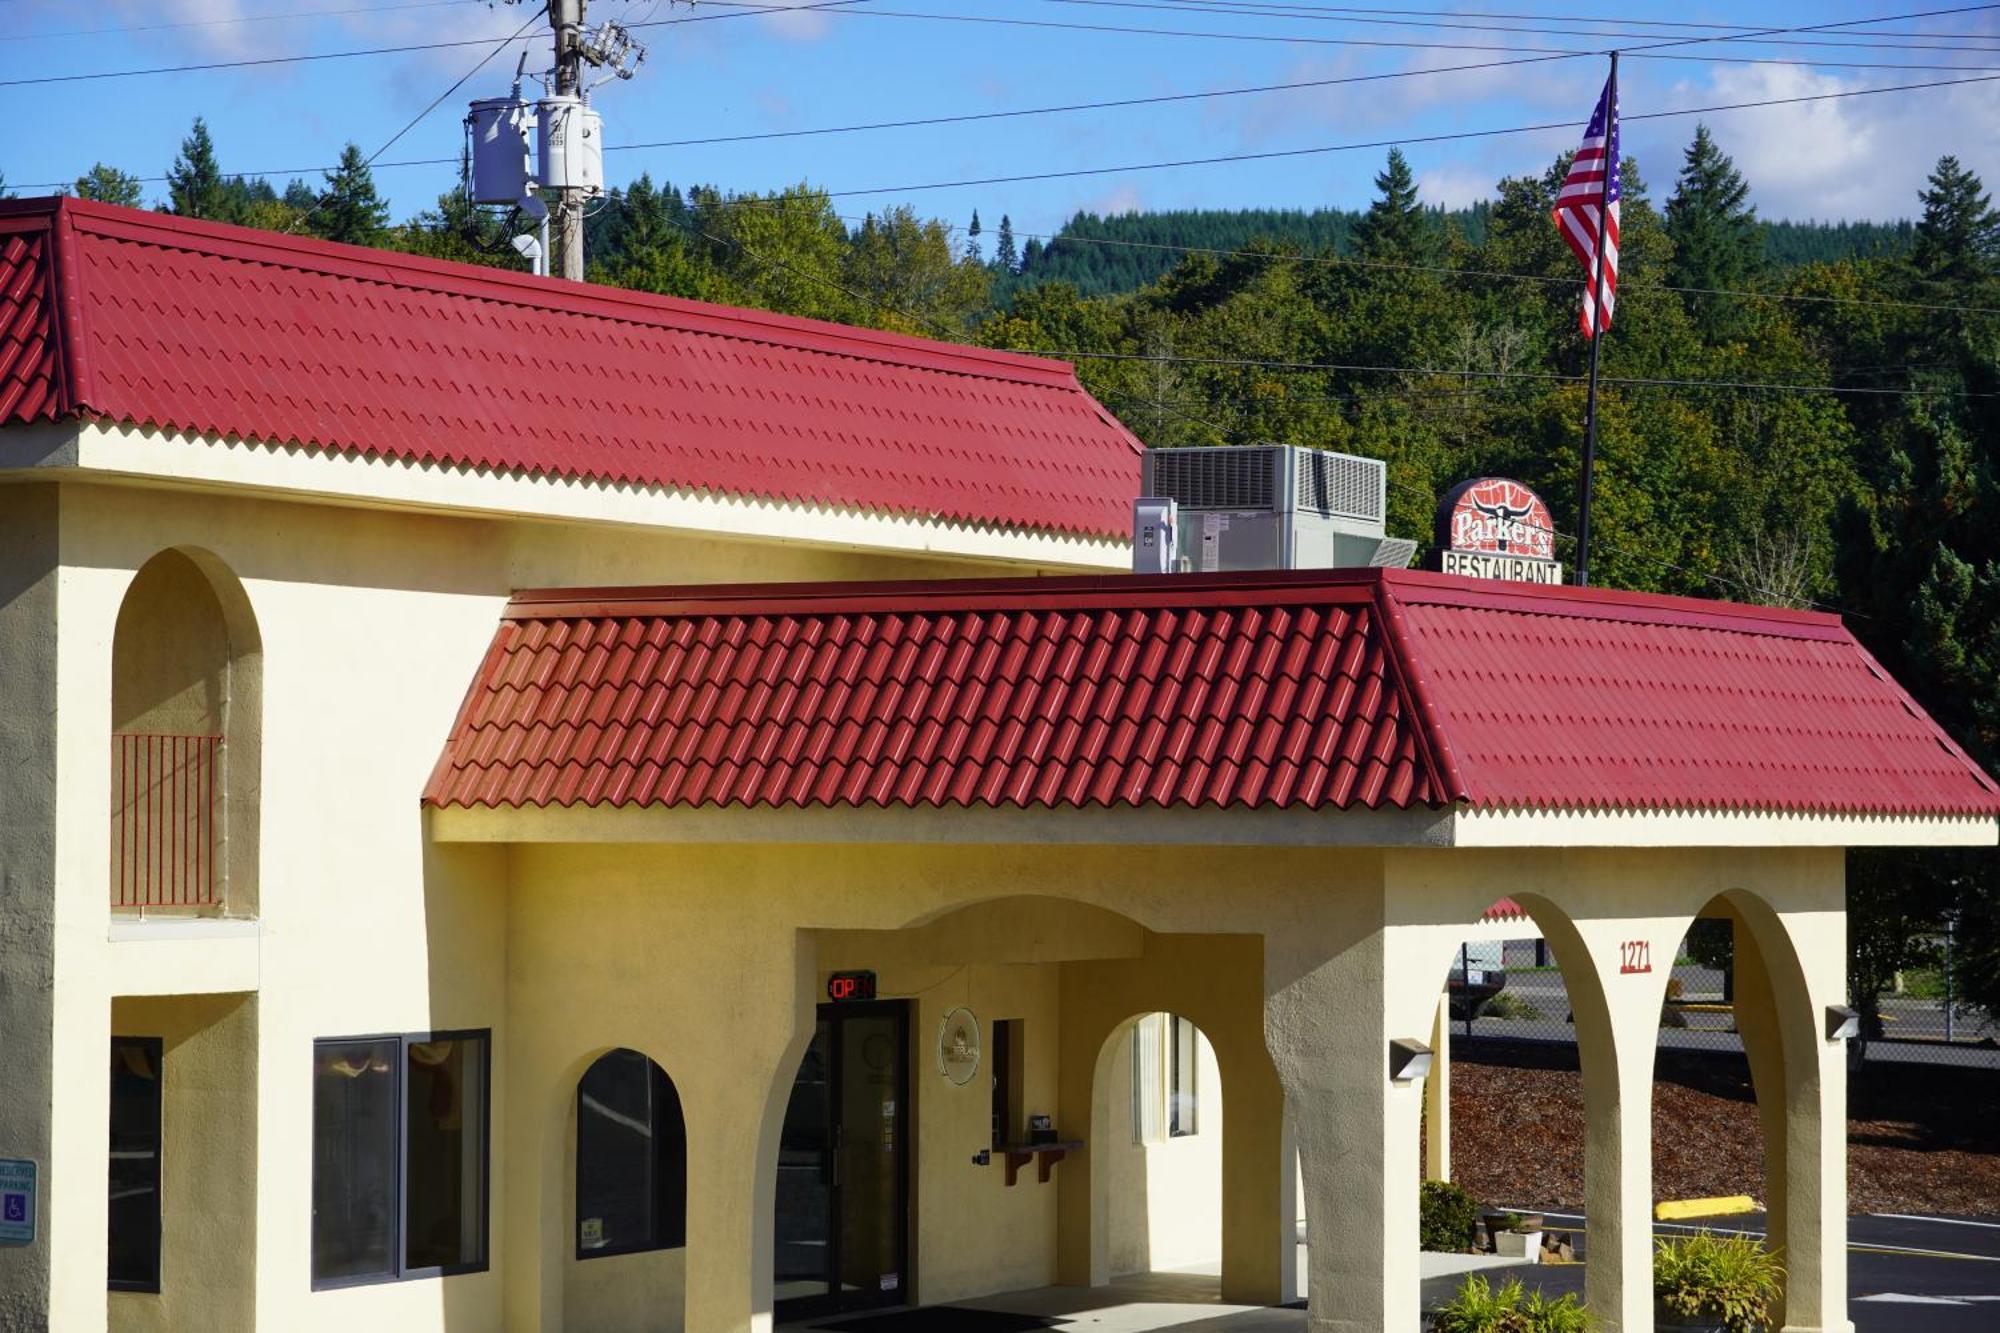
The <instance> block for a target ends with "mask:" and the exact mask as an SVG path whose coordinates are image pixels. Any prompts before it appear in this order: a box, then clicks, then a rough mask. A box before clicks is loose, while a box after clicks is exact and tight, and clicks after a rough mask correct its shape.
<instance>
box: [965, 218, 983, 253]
mask: <svg viewBox="0 0 2000 1333" xmlns="http://www.w3.org/2000/svg"><path fill="white" fill-rule="evenodd" d="M965 257H966V258H967V259H970V260H971V261H972V262H973V263H975V264H977V263H981V262H983V261H982V258H981V256H980V253H979V210H978V209H976V208H975V209H973V210H972V222H971V223H970V224H969V225H968V226H967V227H966V229H965Z"/></svg>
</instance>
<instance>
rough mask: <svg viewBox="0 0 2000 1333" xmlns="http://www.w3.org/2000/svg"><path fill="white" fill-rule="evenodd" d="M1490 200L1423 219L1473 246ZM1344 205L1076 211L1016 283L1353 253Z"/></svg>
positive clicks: (1788, 244)
mask: <svg viewBox="0 0 2000 1333" xmlns="http://www.w3.org/2000/svg"><path fill="white" fill-rule="evenodd" d="M1492 210H1493V206H1492V205H1491V204H1489V203H1484V202H1482V203H1478V204H1474V205H1473V206H1472V207H1470V208H1461V209H1453V210H1450V211H1443V210H1434V211H1433V214H1432V216H1433V217H1434V218H1435V219H1436V221H1437V223H1438V225H1439V227H1440V228H1442V229H1443V230H1444V231H1446V232H1447V233H1453V234H1456V235H1458V236H1460V237H1463V238H1464V239H1465V240H1466V241H1467V242H1469V243H1470V244H1471V245H1472V246H1474V247H1475V248H1477V247H1478V246H1481V245H1483V244H1485V241H1486V226H1487V219H1488V218H1489V217H1490V216H1491V214H1492ZM1361 216H1362V214H1361V213H1359V212H1357V211H1354V210H1352V209H1341V208H1321V209H1314V210H1312V211H1311V212H1306V211H1304V210H1301V209H1275V208H1239V209H1219V208H1214V209H1180V210H1173V211H1169V212H1159V213H1121V214H1118V215H1116V216H1113V217H1099V216H1097V215H1096V214H1095V213H1078V214H1077V215H1076V216H1075V217H1073V218H1071V219H1070V220H1069V221H1068V222H1066V223H1064V224H1063V225H1062V228H1061V229H1060V230H1058V231H1057V232H1056V233H1055V234H1054V235H1053V236H1050V237H1048V238H1046V239H1044V238H1040V237H1030V238H1029V239H1028V241H1027V244H1026V246H1025V247H1024V248H1023V249H1022V251H1021V264H1020V268H1019V277H1018V279H1017V280H1016V281H1017V282H1018V284H1019V285H1021V286H1032V285H1034V284H1036V283H1041V282H1067V283H1069V284H1070V285H1071V286H1073V287H1075V288H1076V289H1077V291H1079V292H1081V293H1082V294H1083V295H1085V296H1101V295H1104V294H1107V293H1112V292H1130V291H1137V290H1138V289H1139V288H1141V287H1143V286H1145V285H1146V284H1147V283H1149V282H1154V281H1156V280H1158V279H1159V278H1160V277H1162V276H1163V275H1164V274H1165V273H1166V272H1167V271H1168V270H1169V269H1171V268H1173V267H1174V265H1175V264H1177V263H1179V262H1180V260H1181V257H1182V255H1183V254H1184V253H1185V252H1186V251H1188V250H1240V249H1242V248H1243V247H1244V246H1246V245H1249V244H1251V243H1253V242H1269V243H1275V244H1278V245H1286V246H1295V247H1297V248H1298V249H1300V250H1304V251H1308V252H1315V251H1330V252H1332V253H1334V254H1340V255H1346V254H1352V253H1353V241H1352V237H1353V233H1354V225H1355V223H1356V222H1358V221H1359V220H1360V218H1361ZM1913 235H1914V224H1912V223H1908V222H1773V223H1766V224H1764V226H1763V242H1764V258H1765V260H1766V261H1767V262H1768V263H1769V264H1770V265H1771V266H1772V267H1774V268H1780V269H1785V268H1796V267H1798V266H1800V265H1802V264H1832V263H1838V262H1840V261H1841V260H1843V259H1857V258H1871V257H1885V256H1892V255H1900V254H1903V253H1905V252H1906V251H1908V249H1909V248H1910V242H1911V239H1912V237H1913Z"/></svg>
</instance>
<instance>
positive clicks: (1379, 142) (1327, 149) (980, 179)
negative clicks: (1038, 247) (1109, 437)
mask: <svg viewBox="0 0 2000 1333" xmlns="http://www.w3.org/2000/svg"><path fill="white" fill-rule="evenodd" d="M843 12H846V11H843ZM856 12H862V11H856ZM1994 82H2000V74H1983V75H1978V76H1976V77H1972V78H1964V79H1933V80H1930V81H1928V82H1924V83H1901V84H1887V85H1883V86H1879V87H1874V88H1849V89H1845V90H1842V91H1840V92H1831V93H1805V94H1801V95H1799V96H1796V97H1767V98H1759V99H1757V100H1754V101H1748V102H1720V103H1715V104H1712V105H1709V106H1694V107H1680V108H1677V109H1675V110H1671V111H1649V112H1644V113H1641V114H1638V115H1628V116H1623V117H1621V120H1622V121H1624V122H1626V123H1630V122H1632V121H1639V120H1668V119H1673V118H1675V117H1680V116H1706V115H1714V114H1716V113H1718V112H1723V111H1748V110H1755V109H1757V108H1760V107H1772V106H1796V105H1799V104H1802V103H1807V102H1830V101H1838V100H1840V99H1843V98H1849V97H1872V96H1876V95H1878V94H1882V93H1904V92H1916V91H1921V90H1924V89H1930V88H1955V87H1960V86H1962V85H1967V84H1980V83H1994ZM1575 129H1576V122H1575V121H1567V120H1558V121H1545V122H1543V123H1541V124H1538V125H1509V126H1505V127H1502V128H1499V129H1490V130H1453V131H1446V132H1441V133H1438V134H1420V135H1403V136H1400V137H1398V138H1393V139H1373V140H1368V141H1365V142H1357V143H1343V144H1318V145H1314V146H1311V147H1306V148H1277V149H1267V150H1264V151H1261V152H1249V153H1217V154H1214V155H1212V156H1209V157H1188V158H1175V159H1170V160H1167V161H1160V162H1128V163H1121V164H1119V165H1116V166H1104V167H1071V168H1067V169H1062V170H1056V171H1027V172H1017V173H1014V174H1011V175H1005V176H975V177H967V178H965V179H961V180H949V181H924V182H919V183H915V184H908V185H878V186H873V187H869V188H866V189H849V190H827V191H823V193H825V194H826V195H827V196H828V197H829V198H836V199H839V198H849V197H853V196H857V195H874V194H915V193H918V192H920V191H924V190H958V189H969V188H971V187H973V186H983V185H1018V184H1024V183H1026V182H1030V181H1045V180H1074V179H1077V178H1080V177H1085V176H1113V175H1120V174H1124V173H1129V172H1139V171H1165V170H1170V169H1174V168H1180V167H1206V166H1220V165H1223V164H1225V163H1235V162H1267V161H1277V160H1282V159H1288V158H1300V157H1316V156H1321V155H1324V154H1328V153H1347V152H1356V151H1360V150H1364V149H1372V148H1395V147H1400V146H1402V145H1406V144H1429V143H1449V142H1457V141H1462V140H1466V139H1492V138H1499V137H1502V136H1505V135H1510V134H1538V133H1544V132H1548V131H1554V130H1565V131H1571V132H1574V131H1575Z"/></svg>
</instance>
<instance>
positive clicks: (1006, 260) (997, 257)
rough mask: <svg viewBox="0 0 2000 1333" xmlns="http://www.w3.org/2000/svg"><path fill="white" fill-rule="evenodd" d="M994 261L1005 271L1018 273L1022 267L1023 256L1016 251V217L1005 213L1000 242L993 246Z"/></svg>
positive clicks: (1002, 215) (1001, 223)
mask: <svg viewBox="0 0 2000 1333" xmlns="http://www.w3.org/2000/svg"><path fill="white" fill-rule="evenodd" d="M1029 244H1030V245H1033V244H1035V242H1033V241H1030V242H1029ZM993 262H994V263H996V264H998V265H999V266H1000V270H1001V272H1003V273H1018V272H1019V271H1020V269H1021V257H1020V255H1018V254H1016V253H1015V251H1014V219H1013V218H1011V217H1008V216H1007V215H1006V214H1005V213H1002V214H1001V215H1000V243H999V244H998V245H996V246H994V247H993Z"/></svg>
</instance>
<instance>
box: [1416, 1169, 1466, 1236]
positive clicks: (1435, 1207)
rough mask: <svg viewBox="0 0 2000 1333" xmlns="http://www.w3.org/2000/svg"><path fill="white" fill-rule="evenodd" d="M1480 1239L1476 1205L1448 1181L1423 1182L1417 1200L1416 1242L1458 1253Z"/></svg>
mask: <svg viewBox="0 0 2000 1333" xmlns="http://www.w3.org/2000/svg"><path fill="white" fill-rule="evenodd" d="M1478 1239H1479V1203H1478V1201H1477V1200H1475V1199H1474V1198H1473V1197H1472V1196H1471V1195H1470V1194H1468V1193H1466V1192H1465V1190H1463V1189H1462V1188H1460V1187H1459V1186H1457V1185H1454V1184H1452V1183H1451V1182H1450V1181H1448V1180H1426V1181H1425V1182H1424V1185H1423V1193H1422V1194H1420V1195H1419V1196H1418V1198H1417V1243H1418V1245H1419V1246H1421V1247H1422V1248H1423V1249H1426V1250H1443V1251H1447V1252H1451V1253H1458V1252H1461V1251H1464V1250H1469V1249H1471V1248H1472V1246H1473V1243H1474V1242H1475V1241H1477V1240H1478Z"/></svg>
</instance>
